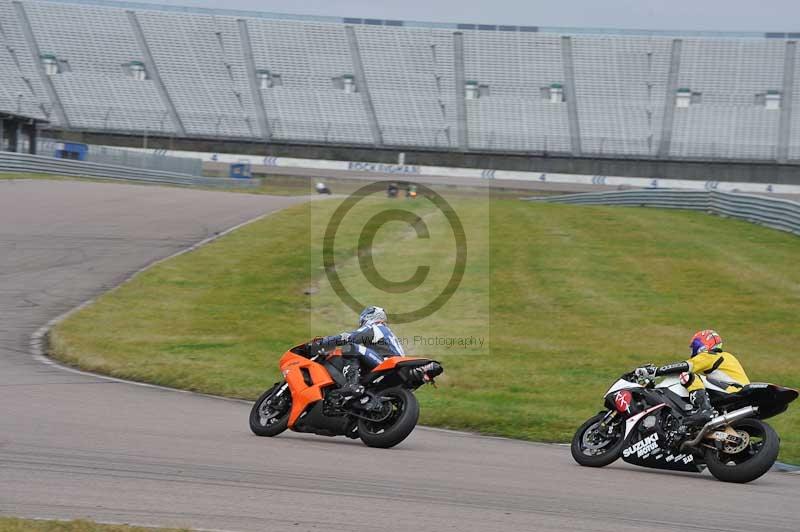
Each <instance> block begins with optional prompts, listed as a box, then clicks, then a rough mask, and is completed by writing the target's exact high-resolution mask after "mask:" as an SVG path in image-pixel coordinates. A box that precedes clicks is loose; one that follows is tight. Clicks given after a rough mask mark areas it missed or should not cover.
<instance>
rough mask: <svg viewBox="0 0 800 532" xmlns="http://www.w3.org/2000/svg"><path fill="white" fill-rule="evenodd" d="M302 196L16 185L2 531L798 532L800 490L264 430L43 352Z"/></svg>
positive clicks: (0, 343) (4, 294) (5, 286)
mask: <svg viewBox="0 0 800 532" xmlns="http://www.w3.org/2000/svg"><path fill="white" fill-rule="evenodd" d="M297 201H301V199H298V198H276V197H267V196H250V195H245V194H231V193H224V192H206V191H197V190H185V189H178V188H160V187H153V186H130V185H119V184H105V183H88V182H69V181H52V182H51V181H0V515H14V516H20V517H45V518H60V519H73V518H88V519H93V520H98V521H105V522H127V523H136V524H144V525H163V526H185V527H194V528H198V529H221V530H254V531H256V530H262V531H263V530H298V531H299V530H326V531H337V530H342V531H345V530H346V531H361V530H364V531H384V530H385V531H406V530H412V529H413V530H416V531H427V530H432V531H433V530H437V531H438V530H454V531H459V532H469V531H481V532H484V531H487V530H488V531H496V530H497V531H500V530H502V531H508V530H525V531H529V530H601V531H603V530H608V531H611V530H614V531H625V530H643V529H644V530H731V531H752V530H787V531H788V530H791V531H796V530H798V529H800V524H798V521H800V505H798V503H797V496H798V493H800V491H799V490H800V475H797V474H791V473H780V472H770V473H768V474H767V475H765V476H764V477H762V478H761V479H759V480H757V481H755V482H753V483H751V484H747V485H732V484H724V483H721V482H718V481H716V480H714V479H713V478H712V477H711V476H710V475H709V474H708V473H705V474H702V475H692V474H681V473H668V472H660V471H652V470H646V469H641V468H633V467H630V466H627V465H624V464H621V463H618V464H614V465H612V466H609V467H607V468H604V469H589V468H582V467H579V466H577V465H576V464H575V463H574V462H573V461H572V458H571V457H570V455H569V450H568V449H567V447H565V446H557V445H547V444H534V443H526V442H520V441H513V440H505V439H500V438H491V437H481V436H475V435H470V434H464V433H457V432H449V431H441V430H436V429H426V428H418V429H417V430H416V431H415V432H414V433H413V434H412V435H411V436H410V437H409V438H408V439H407V440H406V441H405V442H404V443H402V444H401V445H399V446H398V447H396V448H394V449H390V450H380V449H370V448H368V447H365V446H364V445H362V444H361V443H360V442H358V441H352V440H346V439H343V438H325V437H319V436H311V435H298V434H284V435H281V436H279V437H277V438H258V437H256V436H254V435H252V434H251V433H250V430H249V428H248V426H247V415H248V412H249V408H250V406H249V405H248V404H244V403H241V402H236V401H229V400H223V399H216V398H210V397H205V396H200V395H194V394H190V393H185V392H178V391H170V390H164V389H159V388H153V387H147V386H142V385H136V384H131V383H123V382H118V381H113V380H108V379H105V378H102V377H96V376H89V375H83V374H77V373H74V372H70V371H67V370H64V369H62V368H59V367H56V366H52V365H46V364H44V363H42V362H41V361H39V360H37V359H36V358H34V357H33V356H32V355H31V353H30V346H29V343H30V337H31V335H32V334H33V333H34V332H35V331H36V330H37V329H38V328H40V327H41V326H43V325H44V324H46V323H47V322H48V321H49V320H51V319H53V318H54V317H56V316H58V315H60V314H62V313H63V312H65V311H67V310H69V309H71V308H73V307H75V306H77V305H79V304H81V303H82V302H83V301H85V300H87V299H89V298H92V297H95V296H97V295H99V294H101V293H103V292H104V291H106V290H108V289H110V288H112V287H113V286H115V285H117V284H118V283H120V282H121V281H123V280H124V279H126V278H127V277H128V276H129V275H130V274H131V273H133V272H135V271H136V270H138V269H139V268H142V267H143V266H146V265H147V264H149V263H151V262H152V261H154V260H156V259H159V258H162V257H165V256H168V255H170V254H173V253H175V252H177V251H179V250H181V249H183V248H186V247H188V246H190V245H192V244H194V243H196V242H198V241H201V240H203V239H205V238H207V237H208V236H210V235H213V234H214V233H215V232H219V231H222V230H225V229H227V228H229V227H232V226H235V225H237V224H239V223H242V222H244V221H246V220H249V219H251V218H253V217H255V216H259V215H261V214H264V213H268V212H271V211H274V210H276V209H280V208H283V207H285V206H287V205H290V204H292V203H294V202H297Z"/></svg>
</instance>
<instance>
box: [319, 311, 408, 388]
mask: <svg viewBox="0 0 800 532" xmlns="http://www.w3.org/2000/svg"><path fill="white" fill-rule="evenodd" d="M313 346H318V347H323V348H329V347H334V346H342V356H343V357H345V359H347V360H348V364H347V365H346V366H344V369H343V371H342V373H343V374H344V377H345V381H346V382H345V384H344V386H342V387H341V388H340V390H341V391H342V392H343V393H345V394H353V395H355V396H358V395H361V394H362V393H363V392H364V387H363V386H361V384H359V381H360V379H361V366H364V367H365V368H367V369H370V370H371V369H372V368H374V367H375V366H377V365H378V364H380V363H381V362H383V360H384V358H386V357H392V356H404V355H405V353H404V351H403V346H402V344H401V343H400V340H399V339H398V338H397V336H395V334H394V333H393V332H392V330H391V329H390V328H389V326H388V325H387V318H386V311H385V310H383V309H382V308H381V307H375V306H368V307H367V308H365V309H364V310H363V311H361V315H360V316H359V318H358V329H356V330H355V331H350V332H343V333H341V334H336V335H333V336H325V337H323V338H321V339H319V340H316V341H315V342H313Z"/></svg>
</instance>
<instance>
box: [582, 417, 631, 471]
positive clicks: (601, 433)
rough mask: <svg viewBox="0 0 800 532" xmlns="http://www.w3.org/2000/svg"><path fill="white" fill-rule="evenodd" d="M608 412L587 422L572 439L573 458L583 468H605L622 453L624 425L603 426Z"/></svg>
mask: <svg viewBox="0 0 800 532" xmlns="http://www.w3.org/2000/svg"><path fill="white" fill-rule="evenodd" d="M608 415H609V413H608V412H601V413H599V414H597V415H596V416H594V417H592V418H590V419H589V420H587V421H586V422H585V423H584V424H583V425H581V426H580V427H579V428H578V430H577V431H576V432H575V436H573V437H572V445H571V446H570V450H571V451H572V458H574V459H575V461H576V462H578V463H579V464H580V465H582V466H587V467H604V466H607V465H609V464H611V463H612V462H614V461H615V460H616V459H617V458H619V455H620V453H621V452H622V445H623V443H624V442H625V434H624V432H623V431H622V425H623V424H622V423H616V424H608V425H606V426H605V427H602V426H601V423H602V422H603V419H604V418H605V417H606V416H608Z"/></svg>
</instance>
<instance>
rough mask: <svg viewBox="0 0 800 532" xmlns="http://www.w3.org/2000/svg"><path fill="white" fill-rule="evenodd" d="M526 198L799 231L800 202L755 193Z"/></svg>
mask: <svg viewBox="0 0 800 532" xmlns="http://www.w3.org/2000/svg"><path fill="white" fill-rule="evenodd" d="M524 200H525V201H539V202H546V203H569V204H573V205H620V206H628V207H659V208H664V209H689V210H698V211H706V212H708V213H711V214H717V215H720V216H727V217H730V218H738V219H741V220H747V221H748V222H753V223H757V224H761V225H764V226H767V227H771V228H773V229H779V230H781V231H788V232H790V233H794V234H796V235H800V203H798V202H795V201H790V200H785V199H779V198H771V197H765V196H755V195H752V194H735V193H728V192H716V191H712V192H697V191H688V190H665V189H654V190H647V189H644V190H621V191H614V192H587V193H583V194H567V195H563V196H544V197H532V198H524Z"/></svg>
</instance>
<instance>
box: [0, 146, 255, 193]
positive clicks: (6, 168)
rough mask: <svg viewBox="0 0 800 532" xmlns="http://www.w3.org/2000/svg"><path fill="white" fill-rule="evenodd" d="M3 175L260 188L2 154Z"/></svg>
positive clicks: (236, 181)
mask: <svg viewBox="0 0 800 532" xmlns="http://www.w3.org/2000/svg"><path fill="white" fill-rule="evenodd" d="M0 172H22V173H33V174H57V175H64V176H71V177H98V178H103V179H114V180H122V181H136V182H142V183H155V184H162V185H181V186H191V187H212V188H251V187H255V186H257V185H258V181H256V180H253V179H231V178H222V177H219V178H217V177H197V176H191V175H186V174H175V173H171V172H158V171H154V170H143V169H140V168H126V167H124V166H116V165H110V164H99V163H91V162H86V161H72V160H69V159H55V158H52V157H43V156H41V155H28V154H24V153H9V152H0Z"/></svg>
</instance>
